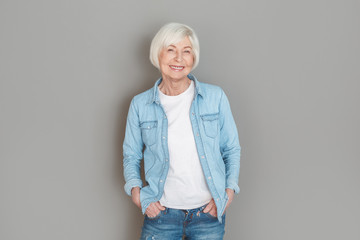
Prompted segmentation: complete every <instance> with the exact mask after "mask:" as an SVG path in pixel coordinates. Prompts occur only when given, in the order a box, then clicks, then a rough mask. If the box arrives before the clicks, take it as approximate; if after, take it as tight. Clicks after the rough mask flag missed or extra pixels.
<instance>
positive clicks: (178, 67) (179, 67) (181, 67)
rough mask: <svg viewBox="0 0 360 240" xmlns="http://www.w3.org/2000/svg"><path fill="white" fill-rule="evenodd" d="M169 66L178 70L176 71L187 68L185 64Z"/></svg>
mask: <svg viewBox="0 0 360 240" xmlns="http://www.w3.org/2000/svg"><path fill="white" fill-rule="evenodd" d="M169 66H170V68H171V69H173V70H176V71H181V70H183V69H184V68H185V67H183V66H175V65H169Z"/></svg>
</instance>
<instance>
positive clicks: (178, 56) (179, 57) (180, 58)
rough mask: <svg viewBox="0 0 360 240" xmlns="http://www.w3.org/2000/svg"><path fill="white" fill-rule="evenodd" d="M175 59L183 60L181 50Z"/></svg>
mask: <svg viewBox="0 0 360 240" xmlns="http://www.w3.org/2000/svg"><path fill="white" fill-rule="evenodd" d="M175 60H176V61H178V62H181V60H182V54H181V52H177V53H176V56H175Z"/></svg>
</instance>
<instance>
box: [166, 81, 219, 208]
mask: <svg viewBox="0 0 360 240" xmlns="http://www.w3.org/2000/svg"><path fill="white" fill-rule="evenodd" d="M194 95H195V86H194V81H191V84H190V86H189V88H188V89H187V90H185V92H183V93H181V94H179V95H176V96H168V95H165V94H164V93H162V92H161V91H160V89H159V97H160V102H161V105H162V106H163V108H164V110H165V113H166V116H167V119H168V148H169V157H170V167H169V172H168V175H167V178H166V181H165V186H164V194H163V196H162V197H161V199H160V203H161V205H163V206H165V207H168V208H175V209H193V208H198V207H201V206H203V205H204V204H206V203H208V202H209V201H210V200H211V198H212V197H211V194H210V191H209V188H208V186H207V184H206V180H205V177H204V173H203V171H202V168H201V165H200V160H199V156H198V153H197V150H196V145H195V139H194V134H193V131H192V126H191V122H190V116H189V113H190V107H191V103H192V101H193V98H194Z"/></svg>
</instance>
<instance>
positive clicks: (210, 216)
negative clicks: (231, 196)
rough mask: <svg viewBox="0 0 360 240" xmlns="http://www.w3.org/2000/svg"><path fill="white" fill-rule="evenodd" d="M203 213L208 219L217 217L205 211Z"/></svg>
mask: <svg viewBox="0 0 360 240" xmlns="http://www.w3.org/2000/svg"><path fill="white" fill-rule="evenodd" d="M205 215H206V216H207V217H209V218H210V219H217V217H215V216H213V215H211V214H210V213H209V212H207V213H205Z"/></svg>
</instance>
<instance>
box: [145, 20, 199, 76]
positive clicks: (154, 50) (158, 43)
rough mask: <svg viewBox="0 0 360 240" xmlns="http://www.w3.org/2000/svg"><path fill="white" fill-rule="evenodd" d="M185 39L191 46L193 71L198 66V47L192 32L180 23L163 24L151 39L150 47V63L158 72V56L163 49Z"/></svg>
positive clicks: (197, 41)
mask: <svg viewBox="0 0 360 240" xmlns="http://www.w3.org/2000/svg"><path fill="white" fill-rule="evenodd" d="M185 37H188V38H189V40H190V43H191V45H192V50H193V55H194V65H193V67H192V69H194V68H195V67H196V66H197V65H198V64H199V57H200V45H199V39H198V38H197V36H196V34H195V32H194V30H193V29H192V28H190V27H189V26H187V25H185V24H181V23H168V24H165V25H164V26H163V27H162V28H160V30H159V31H158V32H157V34H156V35H155V37H154V38H153V40H152V42H151V46H150V61H151V63H152V64H153V65H154V66H155V67H156V68H157V69H159V70H160V65H159V55H160V52H161V50H162V49H163V48H166V47H168V46H169V45H171V44H176V43H178V42H180V41H182V40H183V39H184V38H185Z"/></svg>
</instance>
